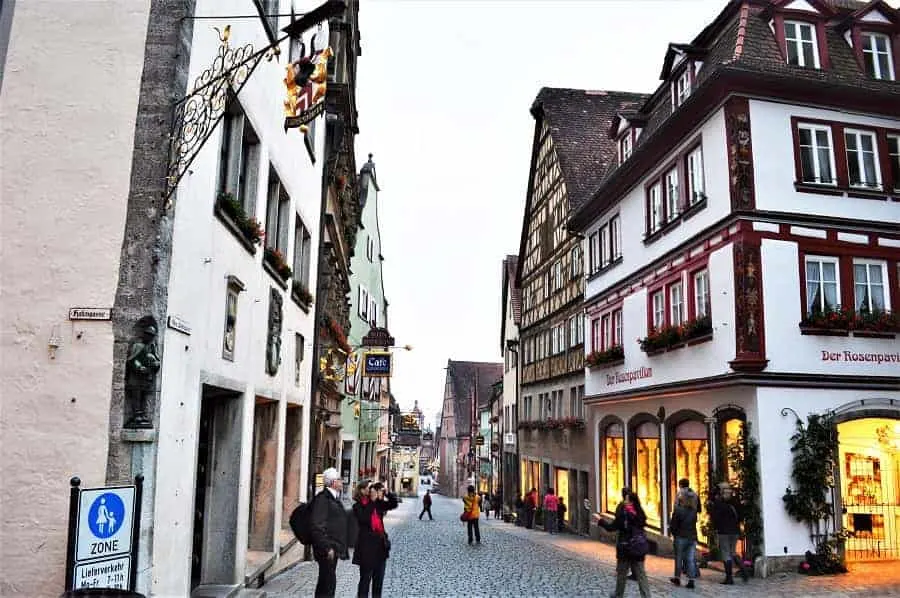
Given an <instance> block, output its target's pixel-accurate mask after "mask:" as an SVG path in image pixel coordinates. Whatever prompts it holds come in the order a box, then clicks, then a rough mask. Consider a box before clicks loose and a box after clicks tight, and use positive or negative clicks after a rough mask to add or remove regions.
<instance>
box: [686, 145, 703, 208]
mask: <svg viewBox="0 0 900 598" xmlns="http://www.w3.org/2000/svg"><path fill="white" fill-rule="evenodd" d="M685 165H686V169H685V170H686V172H687V181H685V182H686V183H687V201H688V205H691V206H692V205H694V204H695V203H697V202H699V201H700V200H702V199H703V198H704V197H706V195H705V193H704V188H703V148H702V147H698V148H697V149H695V150H692V151H691V152H690V153H689V154H688V155H687V157H686V158H685Z"/></svg>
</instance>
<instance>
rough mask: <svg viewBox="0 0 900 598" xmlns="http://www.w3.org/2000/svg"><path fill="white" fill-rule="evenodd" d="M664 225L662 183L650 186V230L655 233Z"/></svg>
mask: <svg viewBox="0 0 900 598" xmlns="http://www.w3.org/2000/svg"><path fill="white" fill-rule="evenodd" d="M662 225H663V198H662V183H659V182H657V183H654V184H653V185H652V186H651V187H650V232H651V233H655V232H656V231H658V230H659V229H660V228H661V227H662Z"/></svg>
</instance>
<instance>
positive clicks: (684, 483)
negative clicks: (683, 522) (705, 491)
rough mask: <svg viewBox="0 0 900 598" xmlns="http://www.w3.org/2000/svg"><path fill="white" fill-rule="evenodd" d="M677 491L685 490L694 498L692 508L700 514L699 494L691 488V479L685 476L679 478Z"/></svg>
mask: <svg viewBox="0 0 900 598" xmlns="http://www.w3.org/2000/svg"><path fill="white" fill-rule="evenodd" d="M678 492H679V493H681V492H685V493H687V494H689V495H690V496H691V498H693V499H694V504H695V506H694V510H695V511H697V514H698V515H699V514H700V511H702V509H701V508H700V496H699V495H698V494H697V493H696V492H695V491H694V489H693V488H691V481H690V480H689V479H687V478H681V479H680V480H678Z"/></svg>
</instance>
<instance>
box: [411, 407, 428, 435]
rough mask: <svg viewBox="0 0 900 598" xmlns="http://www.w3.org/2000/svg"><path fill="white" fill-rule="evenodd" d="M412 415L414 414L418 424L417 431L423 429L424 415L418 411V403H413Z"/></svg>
mask: <svg viewBox="0 0 900 598" xmlns="http://www.w3.org/2000/svg"><path fill="white" fill-rule="evenodd" d="M412 412H413V413H415V414H416V420H417V421H418V422H419V429H420V430H424V429H425V414H424V413H422V410H421V409H419V401H413V410H412Z"/></svg>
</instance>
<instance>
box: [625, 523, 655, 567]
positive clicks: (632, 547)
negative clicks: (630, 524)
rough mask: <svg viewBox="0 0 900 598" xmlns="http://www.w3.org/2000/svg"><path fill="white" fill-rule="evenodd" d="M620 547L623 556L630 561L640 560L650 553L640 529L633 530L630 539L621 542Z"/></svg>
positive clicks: (645, 537)
mask: <svg viewBox="0 0 900 598" xmlns="http://www.w3.org/2000/svg"><path fill="white" fill-rule="evenodd" d="M620 545H621V546H622V552H623V553H624V554H625V556H626V557H627V558H629V559H632V560H639V559H642V558H644V557H645V556H647V553H648V552H650V543H649V542H648V541H647V536H646V534H644V530H642V529H639V530H634V532H633V533H632V534H631V537H630V538H628V539H627V540H623V541H622V542H621V543H620Z"/></svg>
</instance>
